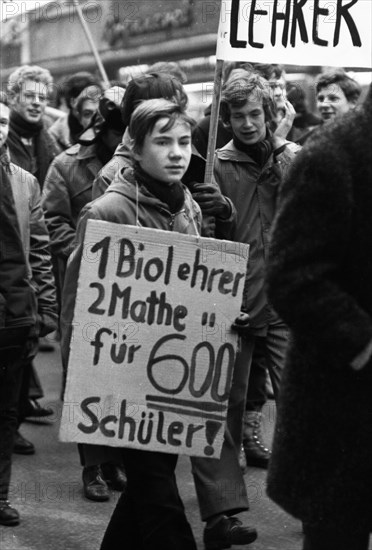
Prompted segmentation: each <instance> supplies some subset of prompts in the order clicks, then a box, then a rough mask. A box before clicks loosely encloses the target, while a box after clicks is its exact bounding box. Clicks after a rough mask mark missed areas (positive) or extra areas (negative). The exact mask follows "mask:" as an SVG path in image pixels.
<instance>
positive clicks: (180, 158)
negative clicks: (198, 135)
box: [134, 118, 191, 183]
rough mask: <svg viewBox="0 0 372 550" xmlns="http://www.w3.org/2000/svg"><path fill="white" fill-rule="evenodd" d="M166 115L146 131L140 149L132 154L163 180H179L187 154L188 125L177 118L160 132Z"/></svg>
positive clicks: (189, 134)
mask: <svg viewBox="0 0 372 550" xmlns="http://www.w3.org/2000/svg"><path fill="white" fill-rule="evenodd" d="M167 122H168V119H167V118H160V119H159V120H158V121H157V122H156V124H155V126H154V129H153V131H152V132H151V133H149V134H146V137H145V140H144V143H143V147H142V150H141V152H140V153H134V158H135V159H136V160H137V162H138V163H139V164H140V166H141V168H142V169H143V170H144V171H145V172H147V173H148V174H150V175H151V176H153V177H154V178H155V179H157V180H159V181H162V182H164V183H172V182H175V181H179V180H180V179H181V178H182V176H183V175H184V173H185V172H186V170H187V167H188V165H189V162H190V158H191V128H190V126H189V124H187V123H186V122H183V121H182V120H178V121H176V122H175V124H174V126H173V127H172V128H169V129H168V130H167V131H166V132H162V131H161V130H162V128H164V126H165V125H166V124H167Z"/></svg>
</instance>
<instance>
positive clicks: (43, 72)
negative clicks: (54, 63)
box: [8, 65, 53, 96]
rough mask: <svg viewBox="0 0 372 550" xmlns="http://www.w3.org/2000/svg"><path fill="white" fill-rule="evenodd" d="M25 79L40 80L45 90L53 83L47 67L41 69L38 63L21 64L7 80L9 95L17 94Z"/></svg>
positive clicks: (48, 89)
mask: <svg viewBox="0 0 372 550" xmlns="http://www.w3.org/2000/svg"><path fill="white" fill-rule="evenodd" d="M26 80H33V81H34V82H40V83H41V84H44V85H45V87H46V88H47V91H48V92H49V91H50V88H51V87H52V85H53V77H52V75H51V74H50V72H49V71H48V69H43V67H39V66H38V65H22V67H19V68H18V69H16V70H15V71H13V72H12V73H11V75H10V76H9V80H8V93H9V94H10V95H11V96H14V95H16V94H18V93H19V92H20V91H21V87H22V84H23V83H24V82H25V81H26Z"/></svg>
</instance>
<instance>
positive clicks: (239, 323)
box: [231, 311, 249, 335]
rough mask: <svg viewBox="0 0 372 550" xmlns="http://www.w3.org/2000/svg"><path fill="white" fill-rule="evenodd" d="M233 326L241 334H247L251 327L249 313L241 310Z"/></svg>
mask: <svg viewBox="0 0 372 550" xmlns="http://www.w3.org/2000/svg"><path fill="white" fill-rule="evenodd" d="M231 328H232V329H233V330H235V332H237V333H238V334H240V335H244V334H247V331H248V329H249V314H248V313H245V312H244V311H241V312H240V314H239V316H238V317H237V318H236V319H235V321H234V322H233V324H232V325H231Z"/></svg>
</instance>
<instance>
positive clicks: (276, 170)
mask: <svg viewBox="0 0 372 550" xmlns="http://www.w3.org/2000/svg"><path fill="white" fill-rule="evenodd" d="M293 146H294V144H293V143H290V142H289V143H288V144H286V145H285V147H284V148H283V150H282V151H280V153H279V154H277V156H274V154H273V153H271V154H270V156H269V158H268V159H267V161H266V162H265V164H264V166H259V164H257V163H256V162H255V160H253V159H252V158H251V157H250V156H248V154H247V153H246V152H243V151H240V150H239V149H237V148H236V147H235V145H234V142H233V141H232V140H231V141H230V142H229V143H227V144H226V145H225V146H224V147H222V149H218V150H217V151H216V158H215V164H214V176H215V178H216V181H217V183H218V184H219V186H220V189H221V192H222V194H223V195H225V196H226V197H228V198H229V199H230V200H231V201H232V203H233V204H234V206H235V208H236V210H237V221H236V227H235V231H234V234H233V235H232V237H231V240H233V241H237V242H242V243H247V244H249V246H250V249H249V260H248V271H247V277H246V285H245V289H244V294H243V304H242V309H243V310H244V311H246V312H247V313H249V315H250V327H252V331H254V332H255V333H256V334H259V335H262V336H264V335H265V332H266V329H267V326H268V324H270V323H271V322H274V321H276V320H277V319H278V316H277V315H276V313H275V312H274V310H273V309H272V307H271V306H270V304H269V303H268V300H267V296H266V293H265V290H264V277H265V267H266V262H267V259H268V249H269V241H270V230H271V225H272V223H273V221H274V216H275V213H276V209H277V205H278V200H279V194H280V187H281V183H282V178H283V176H284V175H285V173H286V171H287V170H288V168H289V166H290V164H291V163H292V162H293V160H294V157H295V152H294V150H298V149H299V148H297V147H295V149H293ZM280 149H281V148H280Z"/></svg>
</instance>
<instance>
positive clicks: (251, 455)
mask: <svg viewBox="0 0 372 550" xmlns="http://www.w3.org/2000/svg"><path fill="white" fill-rule="evenodd" d="M261 422H262V413H260V412H258V411H245V413H244V419H243V447H244V452H245V458H246V461H247V465H248V466H255V467H256V468H264V469H267V468H268V466H269V460H270V457H271V451H270V449H268V448H267V447H266V446H265V444H264V443H263V435H262V430H261Z"/></svg>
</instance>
